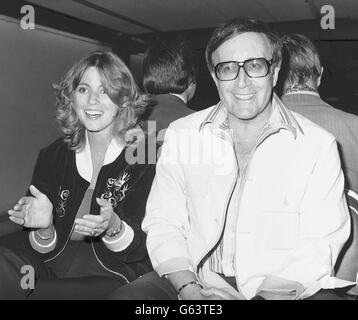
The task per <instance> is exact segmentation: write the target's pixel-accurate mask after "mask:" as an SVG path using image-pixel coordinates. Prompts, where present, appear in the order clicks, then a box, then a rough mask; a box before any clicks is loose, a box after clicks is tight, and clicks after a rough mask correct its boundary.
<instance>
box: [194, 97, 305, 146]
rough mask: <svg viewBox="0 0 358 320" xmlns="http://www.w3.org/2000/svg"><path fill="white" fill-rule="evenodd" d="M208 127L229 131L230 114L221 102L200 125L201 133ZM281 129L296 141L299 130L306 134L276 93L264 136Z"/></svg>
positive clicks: (222, 135)
mask: <svg viewBox="0 0 358 320" xmlns="http://www.w3.org/2000/svg"><path fill="white" fill-rule="evenodd" d="M206 126H210V127H211V128H215V129H219V132H220V131H223V132H224V131H225V130H227V129H229V122H228V112H227V109H226V108H225V107H224V105H223V103H222V102H221V101H220V102H219V103H218V104H217V105H216V106H215V107H214V108H213V109H212V110H211V111H210V113H209V114H208V115H207V116H206V118H205V119H204V121H203V122H202V123H201V124H200V128H199V131H202V130H203V129H204V128H205V127H206ZM280 129H286V130H288V131H290V132H291V133H292V134H293V136H294V138H295V139H296V137H297V130H299V131H300V132H301V133H302V134H304V132H303V130H302V128H301V126H300V125H299V123H298V121H297V119H296V118H295V116H294V115H293V114H292V113H291V112H290V111H289V110H288V109H287V108H286V107H285V106H284V104H283V103H282V101H281V100H280V99H279V98H278V96H277V95H276V94H275V93H274V94H273V99H272V111H271V115H270V118H269V120H268V122H267V124H266V125H265V126H264V129H263V134H265V133H266V132H267V131H269V130H270V131H271V130H280ZM219 135H220V136H221V137H224V136H225V134H224V133H222V134H219Z"/></svg>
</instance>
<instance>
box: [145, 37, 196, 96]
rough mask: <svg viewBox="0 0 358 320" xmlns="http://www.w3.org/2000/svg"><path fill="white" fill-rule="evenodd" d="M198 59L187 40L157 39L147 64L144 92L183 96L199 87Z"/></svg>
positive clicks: (146, 60)
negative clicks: (194, 84)
mask: <svg viewBox="0 0 358 320" xmlns="http://www.w3.org/2000/svg"><path fill="white" fill-rule="evenodd" d="M197 73H198V70H197V55H196V52H195V50H194V47H193V45H192V43H191V42H190V41H189V40H187V39H186V38H185V37H184V36H182V35H178V36H172V37H170V38H168V37H160V38H157V39H156V40H155V41H154V42H153V44H152V45H151V46H150V47H149V48H148V49H147V50H146V52H145V58H144V60H143V88H144V90H145V91H146V93H149V94H155V95H156V94H168V93H176V94H181V93H183V92H184V91H185V90H186V89H187V88H188V86H189V85H190V83H191V82H194V83H196V78H197Z"/></svg>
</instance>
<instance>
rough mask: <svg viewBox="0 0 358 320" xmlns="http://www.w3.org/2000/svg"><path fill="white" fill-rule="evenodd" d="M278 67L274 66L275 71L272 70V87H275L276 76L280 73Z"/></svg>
mask: <svg viewBox="0 0 358 320" xmlns="http://www.w3.org/2000/svg"><path fill="white" fill-rule="evenodd" d="M280 67H281V66H276V67H275V69H274V70H273V75H272V76H273V79H272V80H273V87H275V86H276V83H277V79H278V74H279V73H280Z"/></svg>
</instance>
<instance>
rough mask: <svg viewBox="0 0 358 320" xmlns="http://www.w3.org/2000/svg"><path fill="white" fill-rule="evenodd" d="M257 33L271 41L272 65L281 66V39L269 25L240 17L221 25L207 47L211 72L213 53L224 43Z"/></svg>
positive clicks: (211, 70)
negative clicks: (244, 34) (250, 33)
mask: <svg viewBox="0 0 358 320" xmlns="http://www.w3.org/2000/svg"><path fill="white" fill-rule="evenodd" d="M246 32H255V33H262V34H264V35H265V36H266V38H267V39H268V40H269V42H270V44H271V47H272V64H273V65H274V66H280V64H281V44H280V38H279V37H278V36H277V35H276V34H275V33H274V32H273V31H271V30H270V28H269V27H268V25H267V24H265V23H264V22H262V21H260V20H257V19H255V18H251V17H239V18H235V19H232V20H229V21H227V22H224V23H223V24H221V25H219V26H218V27H217V28H216V29H215V30H214V32H213V34H212V36H211V38H210V39H209V42H208V45H207V46H206V52H205V55H206V63H207V66H208V69H209V71H210V72H213V70H214V67H215V66H214V65H213V59H212V56H213V53H214V51H215V50H216V49H218V48H219V47H220V46H221V45H222V44H223V43H224V42H226V41H227V40H230V39H232V38H234V37H236V36H238V35H240V34H242V33H246Z"/></svg>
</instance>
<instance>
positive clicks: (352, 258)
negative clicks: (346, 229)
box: [334, 190, 358, 281]
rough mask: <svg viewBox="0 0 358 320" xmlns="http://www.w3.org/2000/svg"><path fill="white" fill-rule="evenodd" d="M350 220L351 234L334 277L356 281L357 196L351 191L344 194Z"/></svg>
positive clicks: (337, 263)
mask: <svg viewBox="0 0 358 320" xmlns="http://www.w3.org/2000/svg"><path fill="white" fill-rule="evenodd" d="M346 198H347V203H348V207H349V212H350V218H351V233H350V236H349V238H348V240H347V242H346V243H345V244H344V246H343V248H342V250H341V252H340V254H339V256H338V259H337V262H336V265H335V268H334V269H335V271H336V277H338V278H340V279H344V280H349V281H356V280H357V274H358V194H357V193H356V192H354V191H353V190H348V191H347V192H346Z"/></svg>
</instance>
